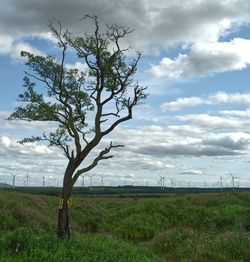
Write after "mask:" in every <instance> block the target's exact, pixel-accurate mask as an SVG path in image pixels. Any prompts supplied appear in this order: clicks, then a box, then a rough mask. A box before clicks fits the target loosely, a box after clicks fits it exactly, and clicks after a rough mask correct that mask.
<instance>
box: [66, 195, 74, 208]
mask: <svg viewBox="0 0 250 262" xmlns="http://www.w3.org/2000/svg"><path fill="white" fill-rule="evenodd" d="M72 204H73V199H72V197H70V198H69V199H68V200H67V205H68V208H70V207H71V206H72Z"/></svg>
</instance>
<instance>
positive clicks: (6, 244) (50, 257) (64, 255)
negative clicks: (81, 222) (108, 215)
mask: <svg viewBox="0 0 250 262" xmlns="http://www.w3.org/2000/svg"><path fill="white" fill-rule="evenodd" d="M0 246H1V250H0V255H1V256H0V261H2V262H8V261H13V262H14V261H25V262H29V261H30V262H41V261H46V262H47V261H49V262H67V261H68V262H81V261H86V262H90V261H91V262H100V261H103V262H124V261H128V262H157V261H159V260H156V259H154V258H153V256H152V255H150V254H149V251H147V250H145V249H143V248H139V247H135V246H133V245H131V244H128V243H125V242H123V241H118V240H112V239H111V238H109V237H107V236H93V235H89V234H85V235H82V236H79V237H75V238H74V239H72V240H68V241H59V240H58V239H57V238H56V237H55V236H53V235H52V236H51V235H42V236H41V237H38V236H36V235H34V233H33V232H32V231H31V230H28V229H21V230H20V229H19V230H15V231H14V232H11V233H7V234H6V235H5V236H2V237H0Z"/></svg>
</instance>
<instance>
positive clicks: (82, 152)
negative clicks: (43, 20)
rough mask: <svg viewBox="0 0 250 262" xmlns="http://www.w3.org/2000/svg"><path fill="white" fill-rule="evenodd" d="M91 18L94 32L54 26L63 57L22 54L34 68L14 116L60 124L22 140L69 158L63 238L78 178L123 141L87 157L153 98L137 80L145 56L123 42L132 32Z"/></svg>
mask: <svg viewBox="0 0 250 262" xmlns="http://www.w3.org/2000/svg"><path fill="white" fill-rule="evenodd" d="M86 18H87V20H88V21H90V22H91V23H93V25H94V30H93V33H91V34H87V33H85V34H84V35H83V36H72V34H70V33H69V31H68V30H66V31H63V30H62V26H61V23H60V22H52V23H51V24H50V30H51V31H52V33H53V35H54V37H55V38H56V39H57V41H58V48H59V53H60V55H59V56H57V57H52V56H37V55H34V54H31V53H29V52H21V55H22V56H23V57H25V58H26V59H27V62H26V65H27V66H28V67H29V72H25V77H24V87H25V88H26V91H25V92H24V93H22V94H20V95H19V101H21V102H24V103H23V105H21V106H19V107H17V108H16V109H15V112H14V113H12V114H11V116H10V117H9V119H10V120H12V119H22V120H27V121H53V122H55V123H57V128H56V129H55V131H54V132H51V133H44V134H43V135H42V136H33V137H31V138H24V139H23V140H22V141H20V143H21V144H23V143H26V142H35V141H43V142H45V143H47V144H48V145H49V146H57V147H59V148H60V149H61V150H62V151H63V153H64V155H65V156H66V157H67V159H68V164H67V167H66V170H65V173H64V178H63V189H62V194H61V199H60V203H59V211H58V226H57V235H58V237H60V238H65V237H69V236H70V221H69V206H70V205H71V202H72V199H71V195H72V188H73V186H74V184H75V183H76V181H77V179H78V178H79V177H80V176H81V175H82V174H84V173H86V172H88V171H90V170H91V169H93V168H94V167H95V166H96V165H97V164H98V162H99V161H101V160H106V159H109V158H112V157H113V156H112V155H110V154H109V153H110V151H111V150H112V149H113V148H117V147H121V146H123V145H114V144H113V143H112V142H110V144H109V145H108V146H107V147H106V148H104V149H103V150H100V151H99V153H97V154H96V155H95V157H94V158H93V159H91V162H86V158H87V157H88V156H89V154H90V152H93V149H94V148H96V147H97V145H98V144H99V143H100V142H101V140H102V139H103V137H105V136H106V135H108V134H110V133H111V132H112V131H113V130H114V129H115V128H116V127H117V126H118V125H119V124H121V123H123V122H125V121H127V120H130V119H131V118H132V111H133V109H134V107H135V106H137V105H139V104H140V103H142V102H143V101H144V100H145V98H146V97H147V94H146V93H145V90H146V88H145V87H140V86H139V85H138V84H137V83H134V82H133V76H134V75H135V73H136V69H137V64H138V61H139V59H140V57H141V54H140V53H137V55H136V56H132V58H131V57H129V56H127V51H128V50H129V49H130V48H122V47H121V40H123V39H124V37H126V36H127V35H128V34H129V33H131V32H132V31H131V30H130V29H128V28H126V27H124V26H119V25H116V24H114V25H107V26H106V28H105V30H104V31H101V30H100V26H99V20H98V17H96V16H86ZM84 21H86V20H84ZM69 49H70V50H72V49H73V50H74V51H76V54H77V57H78V59H79V60H81V61H83V63H84V64H85V65H86V67H87V70H86V72H80V71H79V70H78V69H76V68H73V69H72V68H69V67H67V65H66V64H67V62H66V61H67V55H68V51H69ZM37 83H39V87H44V88H45V91H46V96H48V97H49V98H51V99H49V101H48V100H46V99H45V93H39V92H38V91H36V90H37V89H36V87H37ZM92 123H93V125H92ZM84 164H85V165H84ZM83 165H84V166H83Z"/></svg>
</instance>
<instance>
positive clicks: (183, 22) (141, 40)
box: [0, 0, 250, 53]
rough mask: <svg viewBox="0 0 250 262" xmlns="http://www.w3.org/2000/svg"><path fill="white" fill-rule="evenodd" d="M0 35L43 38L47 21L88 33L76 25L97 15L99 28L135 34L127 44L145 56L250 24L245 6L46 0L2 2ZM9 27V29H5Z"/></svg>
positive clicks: (242, 2) (243, 1)
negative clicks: (107, 25) (118, 28)
mask: <svg viewBox="0 0 250 262" xmlns="http://www.w3.org/2000/svg"><path fill="white" fill-rule="evenodd" d="M2 5H3V6H4V8H2V9H1V10H2V11H0V21H1V23H0V34H1V35H3V34H6V35H9V36H14V37H16V36H18V37H21V36H27V35H38V34H40V35H41V36H45V38H48V36H47V31H48V30H47V24H48V20H49V19H52V18H54V17H55V18H57V19H59V20H62V21H63V24H64V25H65V26H66V27H69V28H70V29H73V31H75V32H79V31H82V30H83V28H85V29H88V28H89V25H87V24H86V23H79V22H78V19H79V18H81V17H83V16H84V14H86V13H87V14H92V13H93V10H94V13H95V14H98V15H100V19H101V20H103V22H107V23H114V22H116V23H117V22H119V23H120V24H123V25H125V26H130V27H132V28H134V29H135V30H136V34H132V35H131V42H132V43H135V45H136V47H137V48H138V47H139V48H142V49H143V50H146V51H147V52H154V53H155V52H158V51H159V48H166V47H169V46H172V45H174V44H176V43H194V42H211V41H217V40H218V39H219V38H220V37H221V36H224V35H225V34H227V32H228V30H229V29H231V28H232V27H234V26H235V25H239V24H242V23H245V22H248V21H249V11H250V4H249V2H248V1H247V0H237V1H227V0H223V1H216V0H210V1H207V0H202V1H200V0H191V1H188V2H185V3H183V2H180V1H163V0H157V1H144V0H138V1H134V0H126V1H125V0H121V1H119V2H117V1H116V0H109V1H107V0H104V1H99V0H98V1H86V0H74V1H70V2H69V1H66V0H54V1H49V0H44V1H43V2H42V3H38V2H36V1H35V2H34V1H33V2H31V1H30V0H23V1H22V3H20V1H18V0H13V1H7V0H3V3H2ZM6 25H8V27H6Z"/></svg>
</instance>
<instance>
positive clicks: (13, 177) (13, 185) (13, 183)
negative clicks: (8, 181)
mask: <svg viewBox="0 0 250 262" xmlns="http://www.w3.org/2000/svg"><path fill="white" fill-rule="evenodd" d="M10 174H11V175H12V187H13V189H15V181H16V176H17V175H19V174H13V173H11V172H10Z"/></svg>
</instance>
